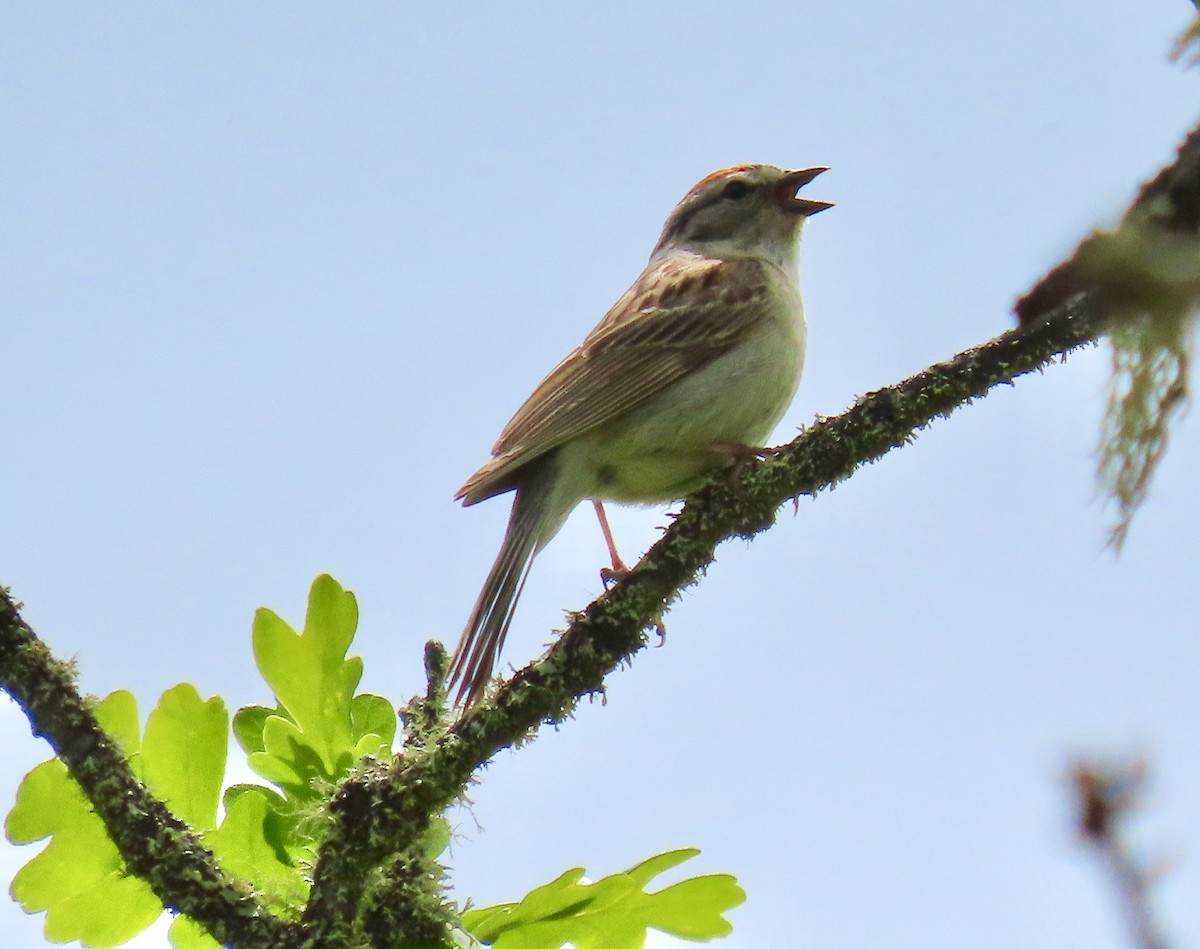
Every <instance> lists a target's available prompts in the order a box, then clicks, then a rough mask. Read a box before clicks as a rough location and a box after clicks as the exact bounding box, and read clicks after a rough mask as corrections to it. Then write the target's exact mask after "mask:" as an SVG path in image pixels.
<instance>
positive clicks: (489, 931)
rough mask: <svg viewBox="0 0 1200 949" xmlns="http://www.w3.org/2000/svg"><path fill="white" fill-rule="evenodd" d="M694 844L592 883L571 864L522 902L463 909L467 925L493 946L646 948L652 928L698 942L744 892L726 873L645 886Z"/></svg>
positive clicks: (722, 928)
mask: <svg viewBox="0 0 1200 949" xmlns="http://www.w3.org/2000/svg"><path fill="white" fill-rule="evenodd" d="M699 852H700V851H698V850H695V849H693V848H688V849H683V850H672V851H668V852H666V853H662V854H658V855H657V856H654V857H651V858H650V859H649V860H645V861H643V862H642V863H639V864H637V865H636V866H634V867H631V868H630V869H629V870H627V871H625V872H624V873H614V874H612V875H611V876H607V877H604V878H603V879H602V880H599V881H597V882H595V883H581V882H580V880H581V879H582V878H583V870H582V869H581V868H576V869H573V870H568V871H567V872H566V873H564V874H562V875H561V876H560V877H558V879H556V880H554V881H553V882H551V883H548V884H546V885H545V886H541V887H538V888H537V889H536V890H533V891H532V892H531V893H529V894H528V895H527V896H526V897H525V898H524V899H523V900H521V902H519V903H504V904H502V905H499V906H492V907H487V908H485V909H478V910H470V911H468V912H466V913H463V915H462V922H463V927H464V928H465V929H466V930H467V931H468V932H470V933H471V935H472V936H474V937H475V938H476V939H479V940H481V941H482V942H485V943H490V944H491V945H493V946H494V947H496V949H518V947H520V949H560V947H561V946H563V945H565V944H566V943H568V942H569V943H571V944H572V945H573V946H574V947H575V949H642V946H643V945H644V944H645V940H646V930H647V929H657V930H660V931H662V932H665V933H670V934H672V935H675V936H679V937H681V938H684V939H690V940H693V941H695V942H707V941H708V940H710V939H714V938H717V937H719V936H725V935H728V934H729V933H730V932H731V931H732V927H731V926H730V925H729V922H728V920H726V919H725V917H724V915H723V914H724V913H725V912H726V911H728V910H730V909H732V908H733V907H735V906H737V905H739V904H740V903H742V902H743V901H744V900H745V899H746V894H745V891H743V890H742V888H741V887H740V886H738V885H737V881H736V880H735V879H734V878H733V877H732V876H729V875H728V874H713V875H709V876H700V877H693V878H691V879H688V880H684V881H682V882H680V883H676V884H675V885H674V886H669V887H667V888H666V889H663V890H659V891H658V892H657V893H647V892H645V889H644V888H645V886H646V884H648V883H649V882H650V881H651V880H653V879H654V878H655V877H657V876H659V875H660V874H662V873H664V872H665V871H667V870H669V869H672V868H673V867H676V866H678V865H679V864H681V863H683V862H685V861H687V860H690V859H691V858H692V857H694V856H696V854H698V853H699Z"/></svg>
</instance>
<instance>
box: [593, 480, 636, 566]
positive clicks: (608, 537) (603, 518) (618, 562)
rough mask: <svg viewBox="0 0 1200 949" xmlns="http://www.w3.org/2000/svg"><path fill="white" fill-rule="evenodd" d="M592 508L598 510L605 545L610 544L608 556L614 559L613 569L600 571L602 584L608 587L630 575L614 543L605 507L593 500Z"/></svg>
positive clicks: (597, 516) (597, 514)
mask: <svg viewBox="0 0 1200 949" xmlns="http://www.w3.org/2000/svg"><path fill="white" fill-rule="evenodd" d="M592 507H594V508H595V509H596V518H597V519H598V520H599V521H600V530H601V532H603V534H604V543H606V544H608V555H609V556H610V557H611V558H612V569H611V570H610V569H609V568H608V567H605V568H604V569H602V570H601V571H600V582H601V583H603V584H604V586H605V587H607V586H608V585H609V584H610V583H613V582H614V581H616V580H620V579H621V578H622V577H623V576H625V574H627V573H629V568H628V567H627V566H625V561H623V560H622V559H621V555H620V554H619V553H617V545H616V543H614V542H613V536H612V530H611V529H610V528H609V526H608V515H607V514H605V513H604V505H603V504H601V503H600V501H599V500H598V499H597V498H592Z"/></svg>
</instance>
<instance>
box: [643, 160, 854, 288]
mask: <svg viewBox="0 0 1200 949" xmlns="http://www.w3.org/2000/svg"><path fill="white" fill-rule="evenodd" d="M823 171H828V169H827V168H805V169H804V170H802V171H785V170H784V169H782V168H776V167H775V166H774V165H737V166H735V167H733V168H724V169H722V170H721V171H717V172H714V173H713V174H711V175H709V176H708V177H707V178H704V179H702V180H701V181H700V182H699V183H698V184H697V185H696V186H695V187H694V188H692V190H691V191H689V192H688V193H687V194H686V195H684V198H683V200H682V201H680V202H679V204H677V205H676V206H675V210H674V211H672V212H671V215H670V217H668V218H667V223H666V225H665V226H664V227H663V232H662V236H661V237H660V238H659V239H658V244H657V246H655V248H654V254H653V255H652V256H659V255H660V254H663V253H672V252H675V251H691V252H694V253H698V254H704V255H706V256H714V257H730V256H732V257H762V258H765V259H767V260H771V261H774V262H776V263H779V264H781V265H787V264H789V263H790V262H791V261H794V260H795V257H796V245H797V241H798V240H799V237H800V227H801V225H802V224H803V223H804V220H805V219H806V218H808V217H811V216H812V215H814V214H816V213H818V212H819V211H824V210H825V209H826V208H831V207H833V205H832V204H830V203H829V202H828V201H813V200H811V199H809V198H802V197H800V196H799V194H797V192H798V191H799V189H800V188H802V187H804V185H806V184H808V183H809V182H810V181H812V180H813V179H814V178H815V177H817V175H819V174H821V172H823Z"/></svg>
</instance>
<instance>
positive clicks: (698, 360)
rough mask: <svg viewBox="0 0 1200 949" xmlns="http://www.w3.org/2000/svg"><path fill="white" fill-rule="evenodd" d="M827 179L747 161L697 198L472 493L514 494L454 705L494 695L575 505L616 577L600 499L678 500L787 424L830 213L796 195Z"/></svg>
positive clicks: (678, 213)
mask: <svg viewBox="0 0 1200 949" xmlns="http://www.w3.org/2000/svg"><path fill="white" fill-rule="evenodd" d="M825 170H826V169H824V168H808V169H805V170H804V171H784V170H782V169H780V168H775V167H773V166H771V165H741V166H738V167H735V168H726V169H724V170H723V171H718V172H716V173H714V174H711V175H709V176H708V177H707V178H705V179H704V180H702V181H701V182H700V183H699V184H697V185H696V186H695V187H694V188H692V190H691V191H689V192H688V193H687V195H685V196H684V198H683V200H682V201H680V202H679V204H678V205H677V206H676V208H675V210H674V211H672V212H671V214H670V216H669V217H668V218H667V223H666V225H665V226H664V227H663V232H662V236H661V237H660V238H659V240H658V244H657V245H656V246H655V248H654V252H653V253H652V254H651V255H650V262H649V263H648V264H647V265H646V269H645V270H644V271H642V273H641V276H639V277H638V278H637V280H636V281H634V284H633V286H632V287H630V288H629V289H628V290H627V291H625V294H624V295H623V296H622V297H621V299H619V300H618V301H617V302H616V304H615V305H614V306H613V308H612V309H611V310H609V311H608V313H606V314H605V316H604V319H602V320H601V321H600V322H599V323H598V324H597V325H596V327H595V329H593V330H592V331H591V332H590V333H589V334H588V335H587V337H586V338H585V339H584V341H583V342H582V343H581V344H580V346H579V348H578V349H576V350H575V351H574V352H573V353H571V354H570V355H569V356H568V357H567V358H566V359H565V360H563V361H562V362H561V363H560V364H559V365H558V367H557V368H556V369H555V370H554V371H553V372H551V373H550V375H549V376H547V377H546V379H545V380H544V381H543V382H542V384H541V385H540V386H538V387H537V389H536V390H534V393H533V395H531V396H530V397H529V399H528V400H527V401H526V402H525V404H524V405H523V406H521V408H520V409H519V410H518V411H517V414H516V415H514V416H513V418H512V421H510V422H509V423H508V425H507V427H506V428H505V429H504V431H503V432H501V433H500V439H499V440H498V441H497V442H496V444H495V447H493V448H492V459H491V461H489V462H488V463H487V464H485V465H484V466H483V467H482V468H480V469H479V470H478V471H477V472H475V474H473V475H472V476H471V477H470V479H468V481H467V483H466V484H464V485H463V486H462V488H460V489H459V492H458V494H457V495H456V498H457V499H459V500H461V501H462V502H463V503H464V504H466V505H470V504H475V503H477V502H479V501H483V500H486V499H487V498H490V497H493V496H495V495H497V494H504V493H505V492H508V491H513V490H515V491H516V498H515V500H514V501H513V508H512V514H511V516H510V518H509V522H508V530H507V531H506V533H505V535H504V543H503V545H502V546H501V548H500V554H499V556H498V557H497V558H496V562H495V564H494V565H493V566H492V570H491V573H490V574H488V578H487V581H486V582H485V583H484V585H483V590H482V591H481V592H480V594H479V599H478V600H477V601H476V602H475V608H474V609H473V610H472V612H471V617H470V619H469V620H468V621H467V626H466V629H465V630H464V631H463V634H462V639H461V640H460V641H459V643H458V648H457V649H456V650H455V653H454V660H453V662H452V665H451V670H450V684H451V687H452V688H453V686H454V685H455V684H457V685H458V691H457V695H456V699H455V701H456V704H463V705H465V706H466V707H468V708H469V707H470V706H471V705H473V704H474V703H475V702H477V701H478V700H479V699H480V698H481V697H482V696H483V693H484V691H485V689H486V687H487V683H488V680H489V678H490V677H491V674H492V668H493V666H494V665H495V661H496V657H497V654H498V653H499V652H500V648H501V646H502V645H503V643H504V636H505V634H506V633H507V631H508V627H509V623H510V622H511V621H512V616H513V609H514V607H515V605H516V601H517V597H518V596H519V595H520V593H521V588H522V586H523V585H524V583H525V578H526V576H527V575H528V573H529V567H530V564H531V563H532V562H533V558H534V555H535V554H537V552H538V551H539V550H541V549H542V548H543V547H544V546H546V544H547V543H548V542H549V541H550V539H551V538H552V537H553V536H554V535H555V534H556V533H558V530H559V528H560V527H561V526H562V524H563V521H565V520H566V518H567V515H568V514H570V513H571V511H572V510H573V509H574V507H575V505H577V504H578V503H579V502H580V501H582V500H584V499H586V498H591V499H593V501H594V502H595V504H596V511H597V514H599V515H600V522H601V527H602V529H603V530H604V533H605V540H606V542H607V543H608V546H609V552H610V554H611V555H612V558H613V567H614V570H616V571H618V572H619V571H621V570H623V569H624V567H623V565H622V564H621V562H620V559H619V558H618V557H617V554H616V548H615V546H614V545H613V543H612V536H611V533H610V532H609V530H608V524H607V521H606V519H605V518H604V516H603V512H604V509H603V507H602V506H601V505H600V501H601V500H612V501H621V502H625V503H633V504H653V503H661V502H665V501H673V500H676V499H678V498H681V497H683V496H684V495H685V494H687V493H688V492H689V491H691V490H692V489H694V488H696V487H698V486H699V485H700V484H701V483H702V482H703V481H704V478H705V477H706V476H707V475H708V474H709V473H710V472H711V471H712V470H713V469H715V468H718V467H720V466H721V465H727V464H731V463H732V462H734V461H735V460H736V459H738V458H742V457H745V456H746V455H747V454H750V453H753V450H754V449H755V448H756V447H759V446H761V445H762V444H763V443H764V441H765V440H766V438H767V437H768V436H769V435H770V434H771V431H772V430H773V429H774V428H775V426H776V425H777V424H778V422H779V420H780V418H782V417H783V413H784V412H785V411H786V410H787V407H788V405H789V404H790V403H791V401H792V396H793V395H794V394H795V392H796V387H797V385H798V384H799V382H800V371H801V369H802V368H803V365H804V344H805V323H804V311H803V309H802V307H801V304H800V293H799V289H798V286H797V284H798V280H799V267H798V263H797V255H798V250H799V242H800V229H801V225H802V224H803V223H804V219H805V218H807V217H809V216H810V215H813V214H816V213H817V212H818V211H824V210H825V209H826V208H828V207H831V205H830V204H829V203H828V202H825V201H811V200H809V199H807V198H801V197H799V196H797V194H796V192H797V190H798V189H799V188H801V187H802V186H803V185H806V184H808V183H809V182H810V181H812V180H813V179H814V178H815V177H817V175H819V174H821V172H823V171H825Z"/></svg>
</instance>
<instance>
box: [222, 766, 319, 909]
mask: <svg viewBox="0 0 1200 949" xmlns="http://www.w3.org/2000/svg"><path fill="white" fill-rule="evenodd" d="M281 803H282V801H281V799H280V798H279V797H278V795H276V794H274V793H273V792H271V791H269V790H267V789H266V788H255V787H253V786H250V785H243V786H242V790H240V791H239V792H238V793H235V794H231V795H227V796H226V798H225V819H224V820H223V821H222V822H221V826H220V827H219V828H217V830H215V831H212V832H211V833H208V834H205V836H204V842H205V843H206V844H208V845H209V846H210V847H212V850H213V853H214V854H216V856H217V859H218V860H219V861H220V862H221V866H222V867H224V868H225V870H226V871H228V872H229V873H232V874H233V875H235V876H237V877H240V878H241V879H243V880H247V881H249V882H250V883H252V884H253V885H254V889H255V892H256V893H258V894H260V896H261V897H263V898H264V899H265V900H266V901H267V902H269V903H271V904H273V905H274V906H275V907H276V908H277V909H281V910H286V909H289V908H294V907H299V906H302V905H303V904H304V902H305V900H306V899H307V898H308V881H307V880H306V879H305V878H304V874H303V872H302V871H301V868H300V867H298V866H297V865H296V863H295V861H294V860H293V858H292V854H291V853H290V852H289V848H288V846H287V841H286V836H287V835H286V833H280V830H281V827H280V818H279V814H278V806H279V804H281ZM285 823H286V822H285Z"/></svg>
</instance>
